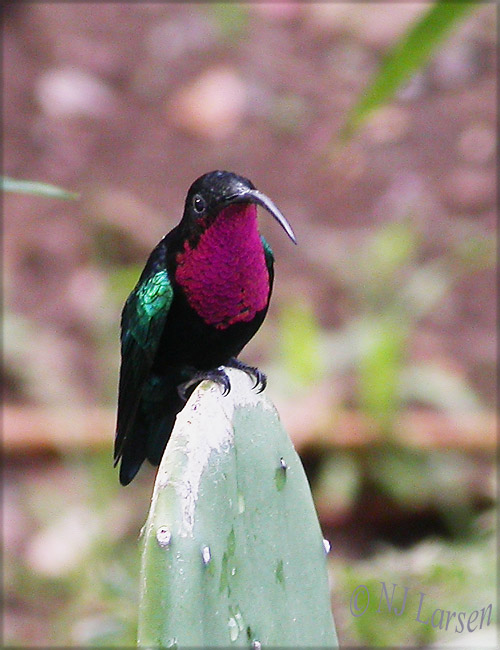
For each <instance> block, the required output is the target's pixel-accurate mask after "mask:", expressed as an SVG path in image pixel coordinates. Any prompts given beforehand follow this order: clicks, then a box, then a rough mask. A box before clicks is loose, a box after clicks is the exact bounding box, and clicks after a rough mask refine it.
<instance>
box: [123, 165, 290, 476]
mask: <svg viewBox="0 0 500 650" xmlns="http://www.w3.org/2000/svg"><path fill="white" fill-rule="evenodd" d="M257 206H261V207H263V208H264V209H265V210H267V211H268V212H269V213H270V214H271V215H272V216H273V217H274V218H275V219H276V221H277V222H278V223H279V224H280V225H281V226H282V227H283V229H284V230H285V232H286V234H287V235H288V237H290V239H291V240H292V241H293V242H294V243H295V244H296V243H297V241H296V239H295V235H294V233H293V230H292V228H291V226H290V224H289V223H288V221H287V220H286V219H285V217H284V216H283V214H282V213H281V212H280V211H279V210H278V208H277V207H276V205H275V204H274V203H273V202H272V201H271V199H269V198H268V197H267V196H266V195H265V194H263V193H262V192H260V191H259V190H257V189H256V188H255V186H254V185H253V183H252V182H251V181H249V180H248V179H247V178H244V177H243V176H239V175H237V174H234V173H232V172H227V171H212V172H209V173H207V174H204V175H203V176H200V178H198V179H197V180H195V181H194V183H193V184H192V185H191V187H190V188H189V191H188V193H187V197H186V201H185V206H184V212H183V215H182V219H181V220H180V222H179V224H178V225H177V226H175V227H174V228H173V229H172V230H171V231H170V232H169V233H168V234H167V235H165V237H163V239H161V240H160V242H159V243H158V244H157V246H156V247H155V248H154V249H153V251H152V252H151V254H150V256H149V258H148V260H147V262H146V266H145V267H144V270H143V271H142V273H141V275H140V277H139V280H138V282H137V284H136V286H135V288H134V289H133V291H132V292H131V293H130V295H129V296H128V298H127V300H126V302H125V305H124V307H123V311H122V315H121V336H120V340H121V365H120V379H119V388H118V414H117V424H116V437H115V447H114V465H115V466H116V465H117V464H118V463H119V462H120V460H121V465H120V472H119V478H120V483H121V484H122V485H128V484H129V483H130V482H131V481H132V479H133V478H134V476H135V475H136V474H137V472H138V471H139V468H140V467H141V465H142V463H143V462H144V461H145V460H146V459H147V460H148V461H149V462H150V463H151V464H152V465H159V463H160V460H161V457H162V455H163V452H164V450H165V447H166V444H167V442H168V439H169V437H170V434H171V432H172V429H173V426H174V422H175V418H176V416H177V414H178V413H179V412H180V411H181V410H182V408H183V407H184V404H185V402H186V400H187V399H188V397H189V395H190V394H191V393H192V391H193V390H194V388H195V387H196V386H197V385H198V384H199V382H200V381H203V380H204V379H210V380H212V381H214V382H216V383H218V384H219V385H220V386H221V387H222V389H223V393H224V394H227V393H228V392H229V391H230V389H231V386H230V381H229V377H228V375H227V373H226V372H225V370H224V368H225V367H230V368H238V369H240V370H243V371H244V372H246V373H247V374H249V375H250V376H251V377H252V378H253V380H254V388H255V389H257V390H258V391H262V390H263V389H264V388H265V386H266V376H265V374H264V373H263V372H261V371H260V370H259V369H258V368H255V367H252V366H248V365H246V364H245V363H243V362H242V361H240V360H239V359H238V355H239V354H240V352H241V350H242V349H243V347H244V346H245V345H246V344H247V343H248V341H249V340H250V339H251V338H252V337H253V336H254V334H255V333H256V332H257V330H258V329H259V327H260V326H261V325H262V322H263V320H264V318H265V316H266V313H267V309H268V307H269V300H270V298H271V292H272V288H273V278H274V271H273V265H274V257H273V253H272V250H271V248H270V246H269V244H268V243H267V241H266V240H265V239H264V237H262V236H261V235H260V233H259V230H258V223H257Z"/></svg>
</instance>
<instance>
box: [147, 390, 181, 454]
mask: <svg viewBox="0 0 500 650" xmlns="http://www.w3.org/2000/svg"><path fill="white" fill-rule="evenodd" d="M184 404H185V402H184V400H182V399H181V398H180V397H179V395H178V393H177V389H174V390H171V391H169V392H168V394H167V395H166V396H165V400H164V401H163V402H162V404H161V410H160V411H159V412H158V411H157V412H156V417H151V418H150V422H149V427H148V432H147V442H146V457H147V459H148V460H149V462H150V463H151V464H152V465H159V464H160V461H161V458H162V456H163V452H164V451H165V447H166V446H167V442H168V440H169V438H170V434H171V433H172V429H173V428H174V424H175V418H176V417H177V413H179V412H180V411H181V410H182V409H183V407H184Z"/></svg>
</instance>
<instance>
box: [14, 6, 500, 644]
mask: <svg viewBox="0 0 500 650" xmlns="http://www.w3.org/2000/svg"><path fill="white" fill-rule="evenodd" d="M428 6H429V5H426V4H417V3H387V4H370V5H367V4H363V3H352V4H349V3H318V4H308V3H288V2H276V3H270V4H260V3H248V4H244V5H238V4H233V3H226V4H218V3H206V4H196V3H187V4H183V3H158V4H148V3H143V4H135V3H131V4H128V3H122V4H120V3H68V4H59V3H45V2H41V3H20V4H8V5H7V7H6V8H5V9H4V10H3V11H4V34H3V36H4V38H3V54H4V72H5V75H4V79H5V82H4V94H3V109H4V156H5V157H4V160H5V163H4V170H5V173H6V174H7V175H8V176H10V177H14V178H19V179H27V180H36V181H43V182H48V183H53V184H56V185H59V186H62V187H64V188H66V189H69V190H73V191H76V192H78V193H79V194H80V198H79V200H77V201H57V200H54V199H47V198H41V197H34V196H25V195H18V194H7V195H6V196H5V197H4V287H5V302H4V332H5V338H6V345H5V387H4V395H5V402H6V405H5V414H6V429H5V452H6V459H5V464H4V541H5V559H6V570H5V580H6V582H7V585H6V588H7V597H6V603H5V635H6V641H7V642H8V643H10V644H14V645H49V646H50V645H126V644H129V645H130V644H134V635H135V627H134V626H135V619H136V610H135V607H136V599H137V594H136V592H137V567H138V557H137V556H138V547H137V535H138V531H139V528H140V526H141V525H142V523H143V521H144V519H145V516H146V511H147V507H148V499H149V495H150V492H151V487H152V481H153V477H154V470H153V469H152V468H146V469H144V470H142V471H141V474H140V476H139V478H138V479H137V481H135V482H134V483H133V484H132V485H131V487H130V488H127V489H122V488H119V487H118V485H117V482H118V479H117V476H116V471H115V470H113V468H112V465H111V448H112V440H113V427H114V407H115V398H116V383H117V376H118V364H119V348H118V336H119V332H118V324H119V315H120V310H121V306H122V304H123V302H124V300H125V298H126V296H127V294H128V292H129V291H130V290H131V289H132V287H133V285H134V283H135V281H136V279H137V277H138V274H139V273H140V270H141V269H142V266H143V264H144V262H145V260H146V257H147V255H148V253H149V251H150V250H151V249H152V248H153V246H154V245H155V244H156V243H157V241H158V240H159V239H160V238H161V237H162V236H163V235H164V234H165V232H167V231H168V230H170V229H171V228H172V227H173V226H174V225H175V224H176V223H177V222H178V220H179V219H180V216H181V214H182V208H183V201H184V197H185V193H186V191H187V188H188V187H189V185H190V183H191V182H192V181H193V180H194V179H195V178H196V177H197V176H199V175H200V174H202V173H204V172H206V171H209V170H211V169H228V170H232V171H235V172H237V173H240V174H243V175H244V176H247V177H249V178H250V179H251V180H252V181H253V182H254V183H255V185H256V186H257V187H258V188H259V189H261V190H262V191H263V192H265V193H266V194H268V195H269V196H270V197H272V199H273V200H274V201H275V202H276V203H277V205H278V206H279V207H280V208H281V210H282V211H283V213H284V214H285V215H286V216H287V218H288V219H289V220H290V222H291V223H292V225H293V227H294V230H295V232H296V235H297V238H298V240H299V246H298V247H297V248H295V247H292V246H291V245H290V242H289V241H288V240H287V239H286V238H285V237H283V234H282V233H281V232H280V230H279V229H278V228H277V227H276V226H275V224H274V223H272V222H271V220H269V219H266V217H265V216H263V217H262V219H261V226H262V231H263V232H264V233H265V235H266V237H267V238H268V240H269V241H270V242H271V244H272V247H273V249H274V252H275V256H276V259H277V268H276V274H277V277H276V283H275V294H274V299H273V302H272V305H271V310H270V313H269V316H268V319H267V321H266V323H265V325H264V326H263V328H262V330H261V331H260V332H259V334H258V335H257V337H256V338H255V339H254V340H253V341H252V342H251V343H250V344H249V346H248V347H247V349H246V351H245V352H244V354H243V358H244V359H245V360H246V361H248V362H249V363H256V364H259V365H260V366H261V367H262V368H263V369H264V370H265V371H266V373H267V374H268V378H269V389H268V392H269V394H270V395H271V397H272V398H273V399H274V400H275V402H276V403H277V405H278V407H279V410H280V412H281V415H282V418H283V421H284V422H285V424H286V426H287V428H288V429H289V431H290V433H291V436H292V438H293V440H294V442H295V444H296V446H297V449H298V451H299V452H300V453H301V455H302V458H303V461H304V464H305V466H306V470H307V471H308V475H309V478H310V480H311V484H312V487H313V494H314V496H315V500H316V504H317V508H318V512H319V515H320V519H321V523H322V525H323V529H324V531H325V536H327V537H328V538H329V539H330V540H331V541H332V552H331V556H332V559H331V562H332V575H333V580H334V583H333V584H334V586H333V595H332V598H333V607H334V613H335V615H336V619H337V625H338V628H339V636H340V639H341V641H343V642H344V643H345V644H346V645H347V644H348V643H351V644H359V643H365V644H371V643H378V644H380V643H383V644H385V645H393V644H398V643H401V644H405V643H407V644H412V645H420V644H426V643H431V642H434V641H435V640H436V637H435V636H432V634H435V631H434V630H431V631H430V632H429V630H426V631H425V634H427V636H425V635H424V636H422V635H423V634H424V633H423V632H422V630H420V629H415V631H413V629H412V630H411V631H410V632H409V631H408V628H405V627H404V622H403V623H402V625H403V627H401V628H398V629H397V630H396V628H395V626H394V625H393V626H392V627H391V626H388V627H387V628H384V627H383V626H381V623H380V621H381V615H380V614H379V615H378V618H377V616H375V617H374V618H372V619H371V620H372V626H371V627H370V626H367V624H366V619H365V627H363V626H362V624H361V620H356V621H354V619H353V618H352V617H351V616H350V615H349V613H348V601H349V596H350V592H349V589H350V588H351V586H352V585H354V586H355V585H356V584H358V583H359V582H356V580H358V578H359V581H361V580H362V578H363V579H365V580H368V579H373V580H375V581H376V580H377V579H379V580H384V579H387V580H388V579H389V577H390V575H392V574H390V571H393V570H394V571H395V572H396V574H395V575H396V576H397V577H396V578H394V581H396V580H399V581H401V580H406V583H405V584H409V583H410V582H411V581H415V584H416V585H417V586H421V584H422V581H425V580H429V581H430V583H432V584H433V585H434V587H435V589H436V590H437V593H438V594H439V597H438V605H439V606H440V607H443V608H449V609H453V607H452V604H453V603H452V602H451V601H450V599H453V598H458V599H459V600H460V599H461V598H462V596H463V599H462V600H460V602H465V603H466V604H465V605H462V606H464V607H465V606H467V607H469V609H470V610H472V609H477V608H478V607H479V608H481V607H483V606H484V605H487V604H488V602H489V601H491V598H492V597H493V594H494V591H495V590H494V582H493V581H494V577H493V574H494V570H493V568H492V566H493V565H492V564H491V562H493V552H492V550H491V543H490V542H489V541H488V539H490V537H491V532H492V528H493V520H492V518H491V507H492V506H493V504H494V491H493V467H494V464H493V458H494V449H495V435H494V416H493V411H494V407H495V363H496V354H495V352H496V341H495V305H496V300H495V284H494V282H495V223H496V170H495V152H496V69H495V66H496V57H495V54H496V14H495V10H496V8H495V6H494V5H493V4H485V5H483V6H481V7H478V8H477V10H475V11H474V12H471V13H470V15H469V16H468V17H467V18H466V19H465V20H464V21H463V22H462V23H460V25H459V26H458V28H456V29H455V30H454V31H453V32H451V34H450V36H449V38H447V39H446V40H445V41H444V43H443V44H442V45H441V46H440V47H439V49H438V51H437V53H436V55H435V56H434V57H433V58H432V61H431V63H430V64H429V65H428V66H426V67H425V68H424V69H422V70H420V71H419V72H418V73H417V75H416V76H414V77H413V78H412V80H411V81H410V83H409V84H407V85H406V86H405V88H404V89H402V90H401V91H400V92H399V93H398V95H397V97H396V99H395V100H394V101H392V102H390V103H389V104H387V105H385V106H384V107H382V108H381V109H380V110H378V111H377V112H376V113H375V114H374V115H373V116H372V117H371V118H370V119H369V120H368V121H367V122H366V124H365V125H364V126H363V127H362V128H361V129H360V130H359V131H357V132H356V133H354V135H353V136H352V137H351V138H350V140H348V141H347V142H345V143H342V142H340V140H339V132H340V130H341V128H342V126H343V124H344V122H345V119H346V116H347V112H348V109H349V108H350V107H351V106H352V105H353V104H354V102H355V101H356V100H357V99H358V98H359V96H360V95H361V94H362V92H363V89H364V88H365V87H366V85H367V84H368V82H369V81H370V79H371V78H372V77H373V75H374V74H375V73H376V71H377V69H378V67H379V65H380V62H381V60H382V59H383V57H384V55H385V54H386V53H387V51H388V49H389V48H390V47H391V45H393V44H394V43H395V42H396V41H397V40H398V39H399V38H400V37H401V36H402V34H403V33H404V32H405V30H406V29H408V27H409V26H410V25H411V24H412V22H413V21H414V20H416V19H418V18H419V16H421V15H422V12H423V11H425V9H426V7H428ZM429 544H431V547H429V546H428V545H429ZM457 544H458V545H459V546H458V547H457V546H456V545H457ZM488 544H490V546H488ZM429 548H432V549H434V555H432V553H431V556H432V557H431V559H428V561H427V564H426V563H425V562H424V564H423V566H424V568H422V569H421V570H419V571H417V572H416V575H415V574H414V573H413V569H412V568H411V567H412V566H413V563H414V558H415V557H416V555H415V554H417V555H418V557H425V558H429V552H428V551H429ZM458 548H459V550H457V549H458ZM422 549H424V551H422ZM436 549H437V550H436ZM450 549H453V550H450ZM421 551H422V553H423V556H422V555H421ZM450 553H451V556H450ZM394 554H396V555H394ZM419 554H420V555H419ZM461 554H463V555H461ZM471 554H475V555H474V557H476V556H477V557H478V558H480V559H479V560H478V562H479V566H480V569H478V571H479V573H480V575H481V576H488V579H486V578H485V579H484V580H483V579H482V578H481V580H480V583H481V588H480V589H479V591H478V590H477V589H472V585H473V584H474V585H476V586H477V583H478V574H477V573H476V574H474V575H472V574H469V573H468V572H467V568H468V567H469V566H470V565H471V562H472V560H471V557H472V556H471ZM450 557H453V558H455V559H453V560H451V559H450ZM370 558H372V560H370ZM373 558H375V559H373ZM394 558H396V559H394ZM457 558H458V560H457ZM367 561H371V562H372V564H371V565H370V566H371V567H374V566H376V562H379V563H382V564H379V568H378V569H376V568H373V570H371V569H367V568H366V567H367V565H366V562H367ZM384 562H386V564H384ZM457 564H458V565H460V567H462V569H463V571H462V573H461V574H460V576H459V577H458V578H457V576H456V575H455V573H453V571H454V570H455V569H453V568H452V567H455V568H456V566H457ZM437 565H440V566H441V565H442V572H444V573H442V575H441V577H440V578H436V584H434V582H433V578H432V577H430V575H431V573H432V571H433V570H434V568H435V567H436V566H437ZM389 566H390V567H391V568H390V569H389V568H388V567H389ZM380 567H382V568H380ZM394 567H396V568H394ZM427 570H428V573H426V571H427ZM447 571H451V574H450V575H448V573H447ZM481 572H482V573H481ZM367 576H368V577H367ZM402 576H403V577H402ZM456 581H458V582H456ZM457 584H458V586H457ZM450 585H452V586H451V587H450ZM352 588H354V587H352ZM351 591H352V589H351ZM439 598H440V600H439ZM470 598H472V600H469V599H470ZM134 599H135V600H134ZM474 599H475V600H474ZM488 599H489V600H488ZM476 601H477V602H476ZM487 601H488V602H487ZM438 605H435V606H438ZM445 606H446V607H445ZM456 606H457V607H458V606H460V605H456ZM406 623H408V622H406ZM399 624H400V623H398V625H399ZM373 627H376V628H377V629H378V634H379V636H377V633H375V632H374V631H373ZM419 635H420V636H419ZM438 638H439V639H440V638H441V637H438Z"/></svg>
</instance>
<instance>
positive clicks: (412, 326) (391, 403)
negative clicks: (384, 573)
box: [275, 219, 495, 537]
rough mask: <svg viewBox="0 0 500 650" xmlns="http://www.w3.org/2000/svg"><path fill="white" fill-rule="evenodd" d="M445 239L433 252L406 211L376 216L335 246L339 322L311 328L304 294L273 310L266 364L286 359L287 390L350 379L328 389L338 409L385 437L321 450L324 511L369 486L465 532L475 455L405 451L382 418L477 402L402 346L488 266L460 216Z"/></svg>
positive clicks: (466, 408)
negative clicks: (275, 341)
mask: <svg viewBox="0 0 500 650" xmlns="http://www.w3.org/2000/svg"><path fill="white" fill-rule="evenodd" d="M465 233H468V236H464V235H465ZM446 238H447V243H448V248H447V250H446V252H445V253H440V254H438V255H437V256H435V257H431V256H429V254H428V253H427V252H426V250H425V246H426V242H425V238H424V237H423V236H422V234H421V233H420V232H419V228H418V226H417V225H416V222H415V220H411V219H407V220H404V221H401V222H398V223H388V224H384V225H382V226H380V227H379V228H378V229H375V230H374V231H373V232H371V233H369V234H368V235H367V236H366V237H365V238H364V240H360V241H359V243H357V244H355V245H354V246H352V245H350V246H347V245H342V242H340V243H339V245H338V246H336V247H333V248H332V249H331V260H332V267H333V268H332V274H331V276H332V280H331V281H332V283H333V284H336V285H339V286H340V287H341V288H342V291H343V292H344V294H345V295H348V296H349V297H350V299H351V301H352V305H351V309H352V312H353V314H354V313H355V314H356V316H353V317H351V318H348V319H347V320H346V323H345V325H344V326H343V327H341V328H338V329H335V330H334V331H333V330H325V329H323V328H321V327H320V326H319V324H318V322H317V321H316V319H315V315H314V312H313V311H312V310H311V309H310V308H307V309H306V308H305V307H304V301H303V298H302V297H301V298H300V299H294V300H291V301H289V302H288V303H286V304H285V306H284V308H283V309H282V311H281V315H280V340H281V341H282V343H281V348H280V350H279V357H278V356H277V358H276V361H275V363H277V364H280V363H281V364H282V366H283V367H284V368H286V372H281V373H280V376H281V377H282V382H283V384H284V386H285V388H286V386H288V389H287V390H289V391H292V392H295V391H298V390H304V388H305V389H307V386H308V385H309V386H311V387H313V386H315V385H316V384H317V383H321V382H322V381H324V379H325V377H327V378H328V377H330V385H331V386H332V389H331V390H332V391H335V390H336V388H335V387H336V386H337V385H338V382H339V381H340V382H342V383H343V385H344V386H345V387H348V388H344V392H343V393H342V394H341V395H339V396H335V397H336V399H335V401H336V402H337V403H338V407H339V408H350V407H354V408H356V409H358V410H359V411H360V412H361V414H362V415H366V416H368V417H370V418H371V419H373V420H374V421H375V422H376V423H378V426H379V428H380V430H381V431H382V432H383V433H384V434H385V437H386V442H385V443H384V444H383V445H381V443H376V444H373V445H367V446H363V447H361V448H359V449H355V450H347V451H343V452H338V451H335V452H334V453H333V452H331V451H326V450H325V455H324V456H323V458H322V460H321V462H320V466H319V468H318V471H317V473H316V475H315V477H314V478H313V492H314V495H315V498H316V500H317V502H318V504H319V507H320V510H321V509H323V508H324V512H327V511H330V512H331V508H333V510H334V511H336V510H338V511H347V510H349V509H350V508H353V507H354V506H355V504H356V503H357V502H359V500H360V499H362V498H363V497H364V496H366V493H367V492H369V493H370V494H371V495H372V496H373V495H374V494H376V493H378V494H381V495H384V498H385V499H387V500H388V501H389V502H390V501H392V502H394V503H397V504H398V505H399V506H400V507H401V508H403V509H404V510H407V511H410V512H411V511H418V510H419V509H422V508H424V507H432V508H433V509H435V510H436V511H437V512H439V513H440V515H441V516H442V518H443V524H444V527H445V528H446V529H447V530H448V532H449V534H450V535H452V536H457V537H463V536H467V535H468V534H471V533H473V532H474V528H473V521H474V518H475V509H474V507H473V504H472V503H471V495H470V488H469V481H468V478H467V477H469V476H472V475H473V472H474V467H475V461H474V459H471V458H469V457H467V456H465V455H463V454H462V453H460V452H455V451H453V450H451V451H436V450H433V449H430V450H415V449H407V448H404V447H401V446H400V445H396V444H395V443H393V442H391V433H392V427H393V425H394V423H395V421H396V418H397V417H398V415H399V413H400V412H401V411H402V410H404V409H406V408H409V407H413V408H418V407H425V408H427V409H434V410H436V411H438V412H443V413H447V414H449V415H455V416H456V415H457V414H459V413H467V412H470V411H479V410H480V409H481V408H482V406H483V405H482V404H481V400H480V399H479V397H478V395H477V394H476V393H475V391H474V390H473V388H472V387H471V386H470V384H469V382H468V381H467V379H466V378H465V377H463V376H462V375H461V374H459V373H458V372H457V370H456V369H455V368H453V367H451V368H449V367H448V366H447V365H446V363H443V364H442V365H441V364H439V361H436V359H435V358H434V357H432V358H430V359H429V361H425V360H419V361H416V360H413V359H412V354H411V349H410V348H411V345H412V343H413V340H414V337H415V332H416V330H417V328H418V327H419V325H420V324H421V322H422V320H423V319H424V318H426V317H428V316H429V315H430V314H432V312H434V311H435V310H439V309H440V305H441V303H442V301H443V299H444V298H445V297H446V295H447V294H448V293H449V292H450V291H451V290H452V289H453V288H454V286H455V285H456V283H457V282H458V281H459V280H460V279H461V278H463V277H465V276H468V275H470V274H472V273H474V272H476V271H478V270H481V269H492V268H494V265H495V247H494V242H493V240H492V239H490V238H487V237H482V236H480V235H478V234H477V233H472V232H470V229H469V228H468V227H466V224H464V223H461V222H460V221H457V223H456V229H454V230H453V232H450V233H446ZM287 377H290V378H291V379H288V380H287ZM333 379H335V381H333ZM333 426H334V425H333ZM318 444H319V445H320V446H321V442H320V441H318ZM332 502H333V503H332ZM327 504H328V506H327Z"/></svg>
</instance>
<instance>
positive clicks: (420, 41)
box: [341, 0, 478, 139]
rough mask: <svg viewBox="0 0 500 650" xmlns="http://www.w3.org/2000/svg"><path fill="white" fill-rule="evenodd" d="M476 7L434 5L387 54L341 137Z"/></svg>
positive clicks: (389, 94) (470, 4) (390, 93)
mask: <svg viewBox="0 0 500 650" xmlns="http://www.w3.org/2000/svg"><path fill="white" fill-rule="evenodd" d="M477 5H478V3H477V2H447V1H446V0H441V1H439V2H436V3H434V4H433V5H432V6H431V7H430V8H429V9H428V10H427V11H426V12H425V14H424V15H423V16H422V17H421V18H420V20H418V21H417V22H416V23H414V24H413V25H412V26H411V27H410V29H409V30H408V31H407V32H406V34H405V35H404V36H403V38H401V39H400V40H399V41H398V42H397V43H396V45H395V46H394V47H393V48H392V50H391V51H390V52H389V53H388V54H387V56H386V58H385V60H384V62H383V63H382V66H381V68H380V70H379V71H378V73H377V75H376V77H375V79H374V80H373V81H372V83H371V84H370V85H369V87H368V88H367V90H366V91H365V92H364V93H363V95H362V96H361V98H360V99H359V101H358V102H357V103H356V104H355V105H354V107H353V108H352V109H351V111H350V112H349V115H348V117H347V121H346V124H345V126H344V128H343V130H342V133H341V138H343V139H347V138H349V137H351V136H352V134H353V133H354V131H355V130H356V129H357V128H358V127H359V125H360V124H361V123H362V122H363V121H364V120H365V119H366V118H367V116H368V115H369V114H370V113H371V112H372V111H373V110H374V109H376V108H377V107H379V106H380V105H381V104H383V103H384V102H386V101H387V100H389V99H390V98H391V97H392V96H393V95H394V93H395V92H396V90H397V89H398V88H399V87H400V86H401V85H402V84H403V83H404V82H405V81H407V80H408V79H409V78H410V77H411V76H412V75H413V74H414V73H415V72H416V71H417V70H418V69H419V68H420V67H422V66H423V65H424V64H425V63H426V61H427V60H428V59H429V58H430V56H431V55H432V53H433V52H434V50H435V49H436V47H437V46H438V45H439V43H440V42H441V41H442V40H443V39H444V37H445V36H446V34H447V33H448V32H449V31H450V30H451V29H452V28H453V27H454V26H455V25H456V23H458V21H459V20H461V19H462V18H463V17H464V16H465V15H466V14H467V12H468V11H470V10H471V9H472V8H474V7H476V6H477Z"/></svg>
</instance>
